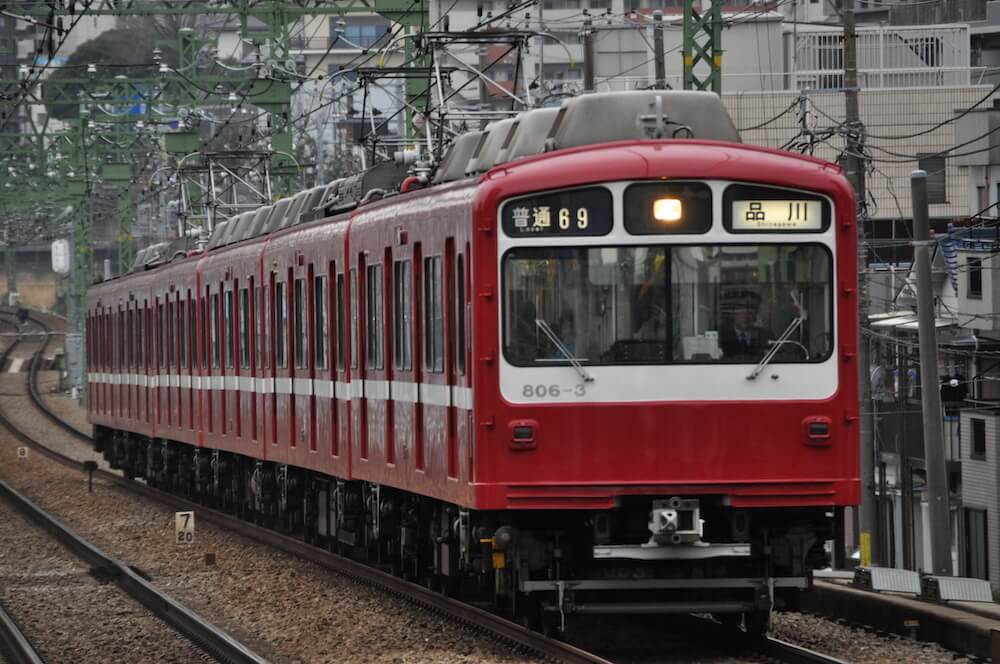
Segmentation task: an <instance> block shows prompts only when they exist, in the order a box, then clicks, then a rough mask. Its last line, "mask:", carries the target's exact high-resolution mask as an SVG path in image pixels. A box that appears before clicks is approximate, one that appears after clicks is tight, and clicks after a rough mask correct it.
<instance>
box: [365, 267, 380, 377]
mask: <svg viewBox="0 0 1000 664" xmlns="http://www.w3.org/2000/svg"><path fill="white" fill-rule="evenodd" d="M365 287H366V290H365V294H366V296H367V298H368V299H367V301H366V308H367V311H366V312H365V313H366V314H367V321H366V325H365V326H366V331H367V333H368V339H367V344H368V345H367V348H368V358H367V359H368V362H367V364H368V368H369V369H382V368H383V367H385V349H384V346H385V315H384V313H385V312H384V311H383V307H384V304H383V303H384V302H385V300H384V299H383V298H382V266H381V265H379V264H375V265H369V266H368V279H367V280H366V282H365Z"/></svg>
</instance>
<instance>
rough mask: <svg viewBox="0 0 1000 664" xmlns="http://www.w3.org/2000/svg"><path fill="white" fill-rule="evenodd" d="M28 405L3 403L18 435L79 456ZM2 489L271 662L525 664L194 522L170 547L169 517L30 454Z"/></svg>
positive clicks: (10, 448) (397, 603)
mask: <svg viewBox="0 0 1000 664" xmlns="http://www.w3.org/2000/svg"><path fill="white" fill-rule="evenodd" d="M17 378H18V377H17V376H14V375H4V376H2V377H0V388H2V389H0V392H2V393H5V394H9V393H10V392H11V391H12V388H13V387H14V384H12V382H11V380H12V379H13V380H16V379H17ZM21 380H22V381H23V377H21ZM26 399H27V397H24V398H23V399H22V398H21V397H13V398H12V397H0V407H2V408H4V410H5V411H6V412H7V413H9V414H11V415H14V414H15V412H16V415H17V419H18V420H19V424H23V425H24V426H26V427H29V430H30V432H31V433H32V435H34V436H36V437H38V438H39V439H41V440H45V441H46V443H47V444H49V441H52V442H53V443H55V442H56V441H63V442H61V443H59V445H58V446H62V445H63V444H66V445H77V446H78V447H81V448H82V446H80V445H79V444H78V443H73V442H70V441H65V438H66V437H67V434H65V433H63V432H61V431H60V430H58V429H57V428H56V427H55V426H54V425H52V424H50V423H47V422H46V421H45V420H44V418H42V417H41V416H40V415H38V414H37V413H32V412H23V411H24V410H25V409H26V408H27V406H26V405H25V400H26ZM15 409H16V411H15ZM16 446H17V443H16V442H15V441H14V439H13V438H12V437H11V436H10V435H9V434H7V433H6V432H4V433H2V434H0V458H9V459H13V458H14V456H15V447H16ZM52 446H53V447H57V445H56V444H53V445H52ZM0 479H4V480H5V481H7V482H9V483H11V484H12V485H13V486H15V488H17V489H18V490H19V491H22V492H23V493H25V494H27V495H28V496H29V497H30V498H31V499H32V500H35V501H36V502H38V503H39V504H41V505H42V506H43V507H44V508H45V509H47V510H49V511H51V512H53V513H55V514H56V515H58V516H59V518H60V519H62V520H63V521H64V522H66V523H68V524H69V525H70V526H71V527H73V528H74V529H76V530H77V532H79V533H81V534H82V535H83V536H84V537H87V538H88V539H90V540H91V541H93V542H94V543H95V544H96V545H97V546H99V547H101V548H103V549H104V550H106V551H108V552H109V553H111V554H112V555H115V556H117V557H119V558H120V559H122V560H125V561H127V562H128V563H129V564H131V565H134V566H137V567H139V568H140V569H142V571H143V572H144V573H146V574H148V575H149V576H150V577H151V578H152V580H153V582H154V583H156V584H157V585H158V586H160V587H161V588H163V589H164V590H166V591H167V592H168V593H170V594H171V595H173V596H174V597H175V598H177V599H178V600H180V601H182V602H184V603H185V604H187V605H188V606H189V607H191V608H192V609H194V610H195V611H197V612H199V613H200V614H201V615H202V616H204V617H205V618H207V619H208V620H210V621H212V622H214V623H215V624H216V625H219V626H220V627H222V628H223V629H225V630H226V631H228V632H229V633H230V634H232V635H233V636H234V637H235V638H237V639H239V640H241V641H243V642H244V643H246V644H247V645H248V646H249V647H251V648H253V649H254V650H256V651H257V652H258V653H259V654H261V655H262V656H264V657H267V658H268V659H270V660H272V661H275V662H336V661H339V662H389V663H393V664H395V663H402V662H421V663H423V662H427V663H437V662H441V663H457V662H468V663H470V664H471V663H472V662H523V661H533V660H531V659H530V658H526V657H524V656H523V655H522V654H520V653H512V652H510V650H511V649H510V646H509V645H508V644H506V643H501V642H498V641H496V640H494V639H492V638H490V637H487V636H483V635H481V634H477V633H473V632H471V631H469V630H467V629H465V628H463V627H461V626H459V625H455V624H452V623H450V622H448V621H447V620H445V619H444V618H441V617H438V616H436V615H433V614H429V613H428V612H427V611H426V610H425V609H423V608H421V607H417V606H415V605H412V604H409V603H407V602H404V601H402V600H399V599H396V598H393V597H390V596H387V595H385V594H383V593H380V592H377V591H375V590H373V589H371V588H368V587H366V586H363V585H361V584H358V583H356V582H353V581H351V580H349V579H347V578H345V577H342V576H339V575H337V574H334V573H331V572H329V571H328V570H324V569H322V568H320V567H318V566H316V565H314V564H312V563H308V562H305V561H302V560H299V559H297V558H294V557H292V556H289V555H286V554H283V553H281V552H278V551H274V550H271V549H268V548H266V547H264V546H262V545H258V544H256V543H254V542H250V541H247V540H245V539H243V538H241V537H239V536H236V535H234V534H232V533H229V532H227V531H224V530H221V529H218V528H215V527H213V526H210V525H209V524H208V523H206V522H200V523H199V522H197V520H196V534H195V541H194V543H193V544H191V545H187V546H180V545H177V544H175V543H174V513H173V512H172V511H168V509H167V508H165V507H163V506H160V505H158V504H155V503H153V502H151V501H148V500H146V499H143V498H140V497H137V496H135V495H134V494H131V493H130V492H127V491H125V490H123V489H119V488H117V487H115V486H113V485H110V484H108V483H105V482H103V481H100V480H95V481H94V492H93V493H92V494H89V493H87V487H86V479H85V476H84V474H83V473H82V472H78V471H74V470H70V469H68V468H64V467H62V466H58V465H57V464H55V463H53V462H51V461H48V460H47V459H44V458H42V457H41V456H40V455H38V454H34V453H30V454H29V457H28V459H27V460H25V461H23V462H20V463H17V464H10V463H0ZM206 554H214V558H215V563H214V564H206V560H205V559H206Z"/></svg>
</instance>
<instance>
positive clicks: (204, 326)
mask: <svg viewBox="0 0 1000 664" xmlns="http://www.w3.org/2000/svg"><path fill="white" fill-rule="evenodd" d="M198 306H199V308H200V309H201V368H202V369H207V368H208V289H207V288H206V289H205V296H204V297H201V298H199V305H198Z"/></svg>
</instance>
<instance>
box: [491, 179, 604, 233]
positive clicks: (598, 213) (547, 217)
mask: <svg viewBox="0 0 1000 664" xmlns="http://www.w3.org/2000/svg"><path fill="white" fill-rule="evenodd" d="M612 215H613V211H612V205H611V192H610V191H608V190H607V189H605V188H604V187H588V188H586V189H571V190H567V191H559V192H555V193H551V194H540V195H538V196H528V197H525V198H519V199H516V200H513V201H509V202H508V203H507V204H506V205H504V207H503V213H502V215H501V223H502V225H503V232H504V234H505V235H507V236H509V237H537V236H553V235H565V236H571V235H590V236H596V235H607V234H608V233H610V232H611V225H612Z"/></svg>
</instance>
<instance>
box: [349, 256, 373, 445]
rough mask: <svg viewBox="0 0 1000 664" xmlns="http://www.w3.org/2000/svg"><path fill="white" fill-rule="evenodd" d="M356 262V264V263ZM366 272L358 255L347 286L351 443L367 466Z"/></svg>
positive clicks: (362, 258) (362, 260) (363, 262)
mask: <svg viewBox="0 0 1000 664" xmlns="http://www.w3.org/2000/svg"><path fill="white" fill-rule="evenodd" d="M352 262H353V261H352ZM364 272H365V261H364V254H359V255H358V256H357V263H355V264H354V266H353V267H351V271H350V274H349V276H348V280H347V281H348V283H347V287H348V290H349V291H350V296H349V299H348V303H347V306H348V309H349V315H350V320H351V324H350V331H351V332H350V333H351V341H350V354H351V364H350V381H351V382H350V396H351V444H352V445H354V450H355V452H356V457H355V458H357V460H358V463H360V464H364V463H367V461H368V425H367V418H366V412H365V406H366V404H365V392H364V379H365V372H364V369H363V367H364V349H363V348H362V347H361V343H362V342H361V340H362V339H363V338H364V336H363V335H364V330H362V329H361V322H362V319H363V317H364V312H363V311H361V303H362V298H361V297H360V294H361V293H363V292H364V291H363V284H361V283H360V279H361V278H362V275H364Z"/></svg>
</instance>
